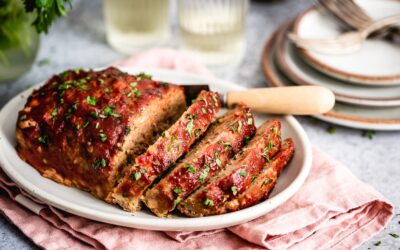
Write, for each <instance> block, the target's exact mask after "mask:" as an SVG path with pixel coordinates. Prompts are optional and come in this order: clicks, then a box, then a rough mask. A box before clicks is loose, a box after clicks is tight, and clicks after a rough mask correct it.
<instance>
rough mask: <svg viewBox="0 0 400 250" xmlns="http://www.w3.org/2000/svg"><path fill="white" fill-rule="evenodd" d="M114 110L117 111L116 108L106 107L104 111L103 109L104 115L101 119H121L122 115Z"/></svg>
mask: <svg viewBox="0 0 400 250" xmlns="http://www.w3.org/2000/svg"><path fill="white" fill-rule="evenodd" d="M114 109H115V107H114V106H105V107H104V109H103V114H102V115H100V117H101V118H105V117H108V116H112V117H116V118H119V117H121V115H120V114H117V113H115V111H114Z"/></svg>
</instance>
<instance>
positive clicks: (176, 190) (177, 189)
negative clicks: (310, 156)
mask: <svg viewBox="0 0 400 250" xmlns="http://www.w3.org/2000/svg"><path fill="white" fill-rule="evenodd" d="M174 193H175V194H180V193H182V189H181V188H174Z"/></svg>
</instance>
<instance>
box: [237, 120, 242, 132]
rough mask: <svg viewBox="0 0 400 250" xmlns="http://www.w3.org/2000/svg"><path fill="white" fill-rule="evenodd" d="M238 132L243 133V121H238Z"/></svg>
mask: <svg viewBox="0 0 400 250" xmlns="http://www.w3.org/2000/svg"><path fill="white" fill-rule="evenodd" d="M238 132H239V133H240V132H242V121H238Z"/></svg>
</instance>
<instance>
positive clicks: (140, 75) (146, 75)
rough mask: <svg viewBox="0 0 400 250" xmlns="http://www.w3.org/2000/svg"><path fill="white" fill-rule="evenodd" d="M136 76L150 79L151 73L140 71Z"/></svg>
mask: <svg viewBox="0 0 400 250" xmlns="http://www.w3.org/2000/svg"><path fill="white" fill-rule="evenodd" d="M137 77H139V78H146V79H150V80H151V77H152V75H150V74H146V73H144V72H140V74H139V75H137Z"/></svg>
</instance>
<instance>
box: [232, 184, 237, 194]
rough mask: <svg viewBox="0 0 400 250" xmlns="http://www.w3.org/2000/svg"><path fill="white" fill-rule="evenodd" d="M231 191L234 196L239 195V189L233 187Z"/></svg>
mask: <svg viewBox="0 0 400 250" xmlns="http://www.w3.org/2000/svg"><path fill="white" fill-rule="evenodd" d="M231 191H232V194H233V195H237V192H238V190H237V187H235V186H232V187H231Z"/></svg>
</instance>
